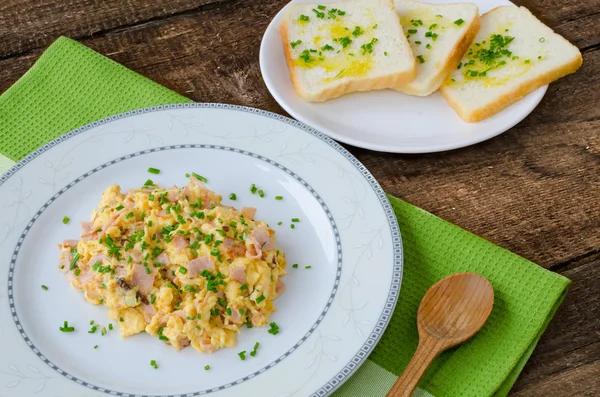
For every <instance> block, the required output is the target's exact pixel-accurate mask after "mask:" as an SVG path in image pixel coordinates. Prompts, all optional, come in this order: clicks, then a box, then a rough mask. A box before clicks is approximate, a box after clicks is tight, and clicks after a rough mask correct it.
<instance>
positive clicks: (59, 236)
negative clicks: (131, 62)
mask: <svg viewBox="0 0 600 397" xmlns="http://www.w3.org/2000/svg"><path fill="white" fill-rule="evenodd" d="M149 167H154V168H159V169H160V170H161V173H160V174H159V175H154V174H149V173H148V172H147V169H148V168H149ZM191 172H197V173H199V174H201V175H203V176H205V177H207V178H208V184H207V185H208V187H209V188H211V189H213V190H215V191H216V192H218V193H220V194H221V195H222V196H223V197H224V203H225V204H227V205H234V206H236V207H238V208H240V207H242V206H253V207H256V208H257V209H258V211H257V218H258V219H261V220H265V221H267V222H268V223H269V225H271V227H272V228H273V229H274V230H275V231H276V237H277V241H278V246H279V247H280V248H281V249H282V250H283V251H284V252H285V253H286V257H287V260H288V271H289V273H288V274H287V275H286V276H285V277H284V279H283V280H284V281H285V283H286V285H287V290H286V292H285V293H284V294H283V295H282V296H281V297H280V298H279V299H277V300H276V301H275V306H276V308H277V312H276V313H275V314H274V315H273V316H272V317H271V320H272V321H275V322H276V323H277V324H278V325H279V327H280V330H281V331H280V333H279V334H278V335H271V334H269V333H267V328H268V327H267V328H264V327H261V328H257V327H255V328H252V329H246V328H244V329H243V330H242V331H241V333H240V334H239V338H238V345H237V346H236V347H235V348H233V349H222V350H219V351H218V352H216V353H215V354H212V355H210V354H201V353H198V352H197V351H195V350H194V349H192V348H187V349H183V350H182V351H181V352H177V351H175V350H174V349H173V348H172V347H170V346H167V345H166V344H164V343H162V342H160V341H159V340H158V339H157V338H155V337H152V336H150V335H148V334H140V335H136V336H133V337H130V338H127V339H121V338H120V336H119V331H118V330H117V329H116V328H115V330H113V331H108V333H107V334H106V335H105V336H102V335H101V334H100V333H99V332H96V333H95V334H90V333H88V329H89V328H90V325H89V324H90V321H91V320H94V321H95V322H96V324H101V325H102V326H108V323H109V320H108V315H107V310H106V309H105V308H104V307H101V306H98V307H96V306H92V305H90V304H88V303H86V302H85V300H84V298H83V296H82V294H81V292H80V291H76V290H74V289H72V288H71V287H70V286H69V284H68V283H67V281H66V280H65V278H64V277H63V275H62V274H61V273H60V272H59V271H58V268H57V263H58V256H59V255H58V250H57V248H56V245H57V244H58V243H60V242H61V241H62V240H63V239H76V238H78V237H79V235H80V228H79V221H86V220H88V219H89V216H90V213H91V210H92V209H93V208H95V207H96V206H97V203H98V202H99V200H100V195H101V193H102V191H103V190H104V189H105V188H106V187H108V186H109V185H110V184H114V183H117V184H120V185H121V186H122V188H123V190H128V189H130V188H134V187H139V186H141V185H142V184H143V183H144V182H145V181H146V180H147V179H148V178H151V179H152V180H153V181H154V182H157V183H159V184H160V185H161V186H171V185H173V184H177V185H179V186H181V185H183V184H185V183H186V179H187V178H186V177H185V174H186V173H191ZM253 183H254V184H256V185H257V186H259V187H260V188H261V189H262V190H264V192H265V194H266V196H265V197H264V198H260V197H259V196H258V195H257V194H256V195H253V194H251V193H250V191H249V188H250V185H251V184H253ZM230 193H236V194H237V200H236V201H231V200H230V199H229V194H230ZM278 195H281V196H283V197H284V198H283V200H281V201H277V200H275V199H274V197H275V196H278ZM0 197H1V201H0V226H1V228H0V267H2V268H3V269H2V270H3V271H2V274H3V276H2V278H1V279H0V324H2V326H0V352H2V353H1V354H0V395H2V394H3V393H4V395H10V396H31V395H33V394H34V393H37V394H35V395H37V396H48V397H50V396H52V397H54V396H57V395H61V396H84V395H85V396H102V395H106V394H109V395H117V396H130V395H135V396H156V395H160V396H174V395H177V396H179V395H185V396H197V395H204V394H211V395H214V396H216V397H225V396H258V395H260V396H265V397H270V396H272V397H277V396H291V395H302V396H308V395H314V396H317V395H318V396H324V395H327V394H329V393H330V392H332V391H333V390H334V389H335V388H337V387H338V386H339V385H340V384H341V383H343V382H344V381H345V380H346V379H347V378H348V377H349V376H350V375H351V374H352V373H353V372H354V370H355V369H356V368H358V367H359V366H360V364H362V362H363V361H364V360H365V359H366V358H367V356H368V355H369V353H370V352H371V351H372V349H373V347H374V346H375V345H376V343H377V341H378V339H379V338H380V336H381V334H382V333H383V331H384V329H385V327H386V325H387V323H388V320H389V318H390V316H391V314H392V312H393V309H394V306H395V303H396V300H397V297H398V293H399V290H400V281H401V276H402V245H401V240H400V231H399V229H398V225H397V222H396V218H395V216H394V212H393V210H392V208H391V206H390V203H389V202H388V200H387V198H386V196H385V193H384V192H383V191H382V189H381V187H380V186H379V184H378V183H377V181H375V179H374V178H373V176H372V175H371V174H370V173H369V171H367V170H366V169H365V167H364V166H363V165H362V164H360V163H359V162H358V160H356V159H355V158H354V157H353V156H352V155H351V154H350V153H348V152H347V151H346V150H345V149H344V148H342V147H341V146H340V145H338V144H337V143H335V142H334V141H333V140H332V139H330V138H328V137H327V136H325V135H323V134H321V133H319V132H317V131H315V130H314V129H312V128H310V127H307V126H306V125H304V124H301V123H299V122H296V121H294V120H291V119H288V118H286V117H283V116H279V115H276V114H273V113H268V112H265V111H261V110H257V109H251V108H246V107H240V106H231V105H221V104H185V105H182V104H180V105H166V106H158V107H153V108H147V109H142V110H139V111H133V112H127V113H124V114H120V115H118V116H113V117H110V118H108V119H104V120H100V121H97V122H94V123H92V124H89V125H87V126H85V127H82V128H80V129H78V130H75V131H72V132H69V133H68V134H66V135H64V136H62V137H60V138H58V139H56V140H54V141H52V142H50V143H48V144H47V145H44V146H43V147H42V148H40V149H38V150H36V151H35V152H33V153H32V154H30V155H28V156H27V157H26V158H25V159H24V160H23V161H21V162H20V163H18V164H17V165H16V166H15V167H13V168H12V169H11V170H9V171H8V172H7V173H6V174H5V175H3V176H2V177H0ZM64 216H68V217H70V218H71V221H70V222H69V223H68V224H66V225H65V224H63V223H62V219H63V217H64ZM291 218H300V222H299V223H296V224H295V228H294V229H292V228H291V227H290V225H291ZM278 222H282V225H278ZM295 263H297V264H298V265H299V266H298V267H297V268H293V267H292V264H295ZM306 266H311V268H308V269H307V268H306ZM41 285H46V286H48V290H44V289H42V288H41ZM65 320H66V321H68V322H69V324H70V325H72V326H74V327H75V328H76V330H75V332H73V333H63V332H60V331H59V327H60V326H61V325H62V324H63V321H65ZM115 326H116V324H115ZM256 342H260V347H259V350H258V354H257V355H256V357H251V356H249V355H248V356H247V359H246V360H245V361H242V360H240V358H239V357H238V352H240V351H242V350H246V352H250V351H251V350H252V348H253V346H254V344H255V343H256ZM95 345H98V348H97V349H94V346H95ZM150 360H156V361H157V363H158V369H154V368H152V367H151V366H150ZM206 365H210V370H208V371H207V370H205V369H204V367H205V366H206ZM290 374H294V376H290Z"/></svg>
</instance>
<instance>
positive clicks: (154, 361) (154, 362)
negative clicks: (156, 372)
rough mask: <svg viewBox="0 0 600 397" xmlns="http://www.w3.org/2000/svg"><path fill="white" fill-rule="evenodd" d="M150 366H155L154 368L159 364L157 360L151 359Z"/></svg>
mask: <svg viewBox="0 0 600 397" xmlns="http://www.w3.org/2000/svg"><path fill="white" fill-rule="evenodd" d="M150 366H151V367H153V368H154V369H157V368H158V364H156V360H150Z"/></svg>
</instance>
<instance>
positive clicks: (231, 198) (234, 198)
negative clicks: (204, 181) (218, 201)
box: [229, 193, 237, 200]
mask: <svg viewBox="0 0 600 397" xmlns="http://www.w3.org/2000/svg"><path fill="white" fill-rule="evenodd" d="M236 199H237V196H236V195H235V193H231V194H230V195H229V200H236Z"/></svg>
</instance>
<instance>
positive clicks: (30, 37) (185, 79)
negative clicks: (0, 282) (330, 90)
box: [0, 0, 600, 396]
mask: <svg viewBox="0 0 600 397" xmlns="http://www.w3.org/2000/svg"><path fill="white" fill-rule="evenodd" d="M516 2H517V3H518V4H519V5H524V6H527V7H528V8H529V9H530V10H531V11H532V12H533V13H534V14H535V15H536V16H537V17H538V18H540V19H541V20H542V21H543V22H544V23H546V24H547V25H549V26H550V27H551V28H553V29H554V30H555V31H556V32H558V33H559V34H561V35H563V36H564V37H565V38H567V39H568V40H569V41H571V42H572V43H574V44H575V45H576V46H577V47H579V48H580V50H581V52H582V53H583V59H584V61H583V67H582V68H581V69H580V70H579V71H578V72H577V73H576V74H574V75H571V76H568V77H566V78H564V79H562V80H560V81H558V82H556V83H553V84H552V85H550V89H549V90H548V93H547V94H546V96H545V98H544V99H543V100H542V102H541V104H540V105H539V106H538V108H537V109H536V110H535V111H534V112H533V113H532V114H531V115H530V116H529V117H528V118H526V119H525V120H524V121H522V122H521V123H520V124H519V125H517V126H516V127H515V128H513V129H511V130H510V131H508V132H506V133H504V134H502V135H501V136H499V137H496V138H494V139H491V140H489V141H487V142H484V143H481V144H478V145H475V146H472V147H469V148H465V149H460V150H455V151H452V152H447V153H435V154H429V155H391V154H383V153H376V152H372V151H368V150H363V149H358V148H353V147H349V148H348V149H349V150H350V151H351V152H352V153H353V154H354V155H355V156H356V157H358V159H359V160H360V161H362V162H363V163H364V164H365V165H366V166H367V168H368V169H369V170H370V171H371V172H372V173H373V174H374V175H375V177H376V178H377V179H378V180H379V182H380V183H381V185H382V186H383V188H384V189H385V190H386V191H387V192H388V193H390V194H393V195H395V196H397V197H401V198H403V199H405V200H407V201H409V202H410V203H412V204H415V205H417V206H419V207H421V208H424V209H426V210H427V211H430V212H432V213H434V214H436V215H438V216H440V217H442V218H444V219H447V220H449V221H450V222H453V223H455V224H457V225H459V226H461V227H463V228H465V229H467V230H470V231H472V232H474V233H476V234H478V235H480V236H482V237H484V238H486V239H488V240H490V241H492V242H494V243H496V244H498V245H500V246H502V247H504V248H506V249H508V250H511V251H513V252H515V253H517V254H519V255H521V256H523V257H525V258H528V259H530V260H532V261H534V262H536V263H538V264H539V265H541V266H544V267H545V268H548V269H551V270H553V271H555V272H558V273H560V274H563V275H564V276H566V277H568V278H570V279H571V280H573V284H572V286H571V288H570V291H569V293H568V295H567V298H566V300H565V302H564V304H563V305H562V307H561V308H560V309H559V311H558V313H557V315H556V317H555V318H554V320H553V321H552V322H551V323H550V326H549V327H548V330H547V332H546V333H545V335H544V336H543V337H542V339H541V341H540V343H539V345H538V347H537V348H536V350H535V352H534V353H533V356H532V357H531V359H530V361H529V363H528V364H527V366H526V367H525V370H524V371H523V373H522V375H521V376H520V378H519V380H518V381H517V383H516V384H515V386H514V388H513V390H512V395H513V396H598V395H600V309H599V308H600V298H599V292H598V291H599V289H600V266H599V265H600V134H599V129H600V0H517V1H516ZM286 3H287V0H3V1H1V2H0V93H2V92H4V91H5V90H6V89H7V88H8V87H9V86H10V85H11V84H13V83H14V82H15V81H16V80H17V79H18V78H19V77H21V75H23V73H25V72H26V71H27V69H29V67H31V65H32V64H33V63H34V62H35V61H36V60H37V58H38V57H39V56H40V54H41V53H42V51H44V49H45V48H46V47H47V46H48V45H49V44H50V43H51V42H52V41H54V40H55V39H56V38H57V37H58V36H60V35H65V36H69V37H71V38H73V39H76V40H78V41H80V42H82V43H83V44H85V45H86V46H89V47H91V48H92V49H94V50H96V51H98V52H100V53H102V54H104V55H106V56H108V57H110V58H112V59H114V60H115V61H117V62H120V63H122V64H123V65H125V66H127V67H129V68H131V69H133V70H135V71H137V72H139V73H141V74H142V75H144V76H147V77H149V78H150V79H152V80H154V81H157V82H158V83H160V84H163V85H165V86H166V87H169V88H171V89H173V90H175V91H177V92H179V93H181V94H183V95H185V96H187V97H189V98H191V99H193V100H196V101H208V102H227V103H233V104H240V105H247V106H253V107H257V108H262V109H266V110H270V111H273V112H276V113H280V114H286V113H285V112H284V111H283V110H282V108H281V107H279V105H278V104H277V103H276V102H275V100H274V99H273V98H272V97H271V95H270V94H269V92H268V91H267V89H266V87H265V85H264V83H263V81H262V78H261V74H260V69H259V63H258V52H259V46H260V41H261V38H262V35H263V32H264V31H265V29H266V27H267V25H268V23H269V22H270V21H271V19H272V18H273V16H274V15H275V14H276V13H277V12H278V11H279V10H280V9H281V8H282V7H283V6H284V5H285V4H286Z"/></svg>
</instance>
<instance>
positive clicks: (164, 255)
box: [155, 252, 171, 265]
mask: <svg viewBox="0 0 600 397" xmlns="http://www.w3.org/2000/svg"><path fill="white" fill-rule="evenodd" d="M155 261H156V262H158V263H162V264H163V265H170V264H171V261H170V260H169V256H168V255H167V253H166V252H161V253H160V254H158V256H157V257H156V259H155Z"/></svg>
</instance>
